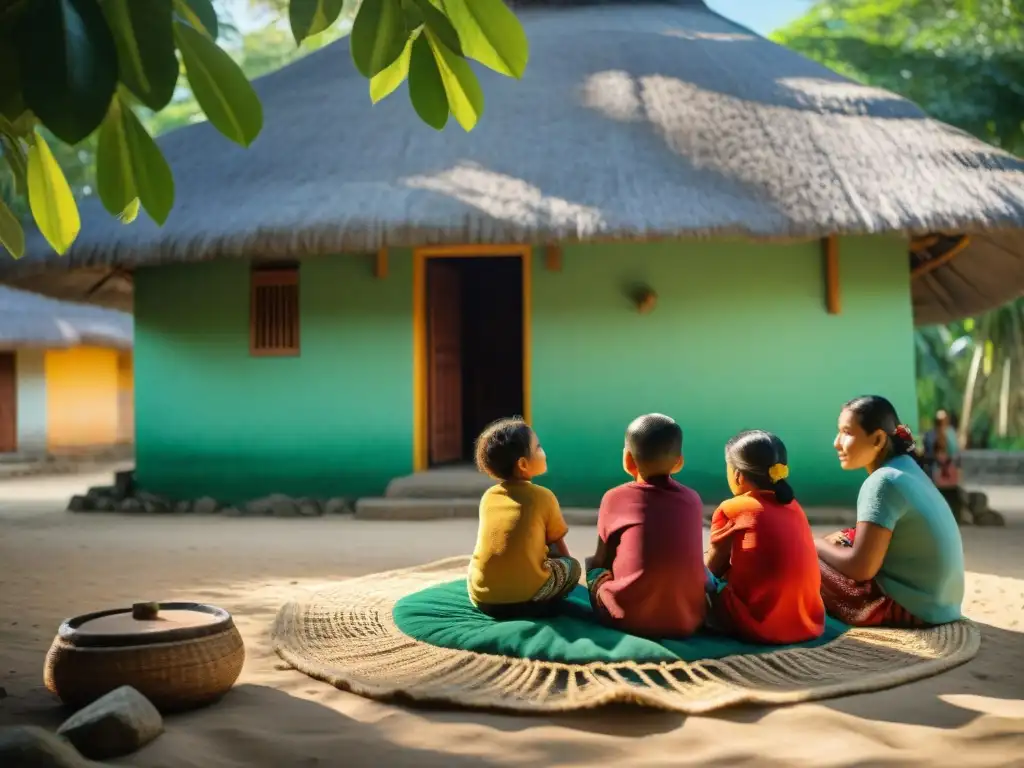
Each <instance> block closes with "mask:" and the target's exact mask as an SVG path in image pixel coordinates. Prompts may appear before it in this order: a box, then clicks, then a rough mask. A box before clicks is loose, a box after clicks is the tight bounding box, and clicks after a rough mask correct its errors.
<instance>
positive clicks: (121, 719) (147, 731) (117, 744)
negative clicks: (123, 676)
mask: <svg viewBox="0 0 1024 768" xmlns="http://www.w3.org/2000/svg"><path fill="white" fill-rule="evenodd" d="M163 730H164V721H163V718H162V717H160V713H159V712H158V711H157V709H156V707H154V706H153V704H152V702H150V700H149V699H147V698H146V697H145V696H143V695H142V694H141V693H139V692H138V691H137V690H135V689H134V688H132V687H131V686H129V685H122V686H121V687H120V688H117V689H115V690H113V691H111V692H110V693H108V694H107V695H105V696H102V697H101V698H99V699H97V700H96V701H94V702H93V703H92V704H89V705H88V706H87V707H84V708H82V709H80V710H78V711H77V712H75V714H73V715H72V716H71V717H69V718H68V719H67V720H65V721H64V724H63V725H62V726H61V727H60V728H58V729H57V734H58V735H59V736H63V737H64V738H66V739H67V740H68V741H70V742H71V744H72V745H74V746H75V747H76V748H77V749H78V751H79V752H80V753H81V754H83V755H85V756H86V757H89V758H92V759H94V760H106V759H108V758H112V757H121V756H122V755H128V754H131V753H132V752H136V751H137V750H139V749H141V748H142V747H144V746H146V745H147V744H149V742H151V741H153V739H155V738H156V737H157V736H159V735H160V734H161V733H163Z"/></svg>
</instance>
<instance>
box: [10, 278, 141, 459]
mask: <svg viewBox="0 0 1024 768" xmlns="http://www.w3.org/2000/svg"><path fill="white" fill-rule="evenodd" d="M133 408H134V403H133V396H132V316H131V315H129V314H128V313H126V312H118V311H116V310H112V309H104V308H102V307H93V306H88V305H84V304H73V303H70V302H64V301H56V300H54V299H50V298H47V297H45V296H40V295H38V294H35V293H29V292H28V291H19V290H15V289H13V288H8V287H4V286H0V454H17V455H20V456H26V457H31V456H35V455H40V454H45V453H51V454H60V453H68V452H74V453H83V452H84V453H89V452H92V451H96V450H106V449H109V448H111V447H112V446H115V445H120V444H125V443H131V441H132V439H133V437H134V420H133Z"/></svg>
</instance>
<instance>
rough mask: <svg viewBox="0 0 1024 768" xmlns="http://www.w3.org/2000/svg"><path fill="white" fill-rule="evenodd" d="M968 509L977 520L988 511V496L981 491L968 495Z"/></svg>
mask: <svg viewBox="0 0 1024 768" xmlns="http://www.w3.org/2000/svg"><path fill="white" fill-rule="evenodd" d="M967 508H968V509H969V510H970V511H971V514H973V515H974V517H975V518H977V517H978V515H979V514H980V513H982V512H984V511H985V510H987V509H988V495H987V494H984V493H981V492H980V491H971V492H969V493H968V494H967Z"/></svg>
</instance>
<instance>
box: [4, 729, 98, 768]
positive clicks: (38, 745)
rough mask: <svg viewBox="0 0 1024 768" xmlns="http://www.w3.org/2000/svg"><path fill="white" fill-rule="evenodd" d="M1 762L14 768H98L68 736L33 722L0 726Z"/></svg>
mask: <svg viewBox="0 0 1024 768" xmlns="http://www.w3.org/2000/svg"><path fill="white" fill-rule="evenodd" d="M0 765H3V766H10V767H11V768H99V766H98V764H97V763H94V762H92V761H91V760H87V759H86V758H84V757H82V755H80V754H79V753H78V751H77V750H76V749H75V748H74V747H73V746H72V745H71V743H70V742H68V741H67V739H64V738H62V737H60V736H57V735H56V734H53V733H50V732H49V731H46V730H44V729H42V728H39V727H37V726H34V725H21V726H15V727H8V728H0Z"/></svg>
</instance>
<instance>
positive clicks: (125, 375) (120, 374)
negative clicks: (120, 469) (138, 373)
mask: <svg viewBox="0 0 1024 768" xmlns="http://www.w3.org/2000/svg"><path fill="white" fill-rule="evenodd" d="M133 363H134V361H133V359H132V353H131V352H130V351H126V352H119V353H118V354H117V398H118V403H117V442H119V443H134V442H135V367H134V364H133Z"/></svg>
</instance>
